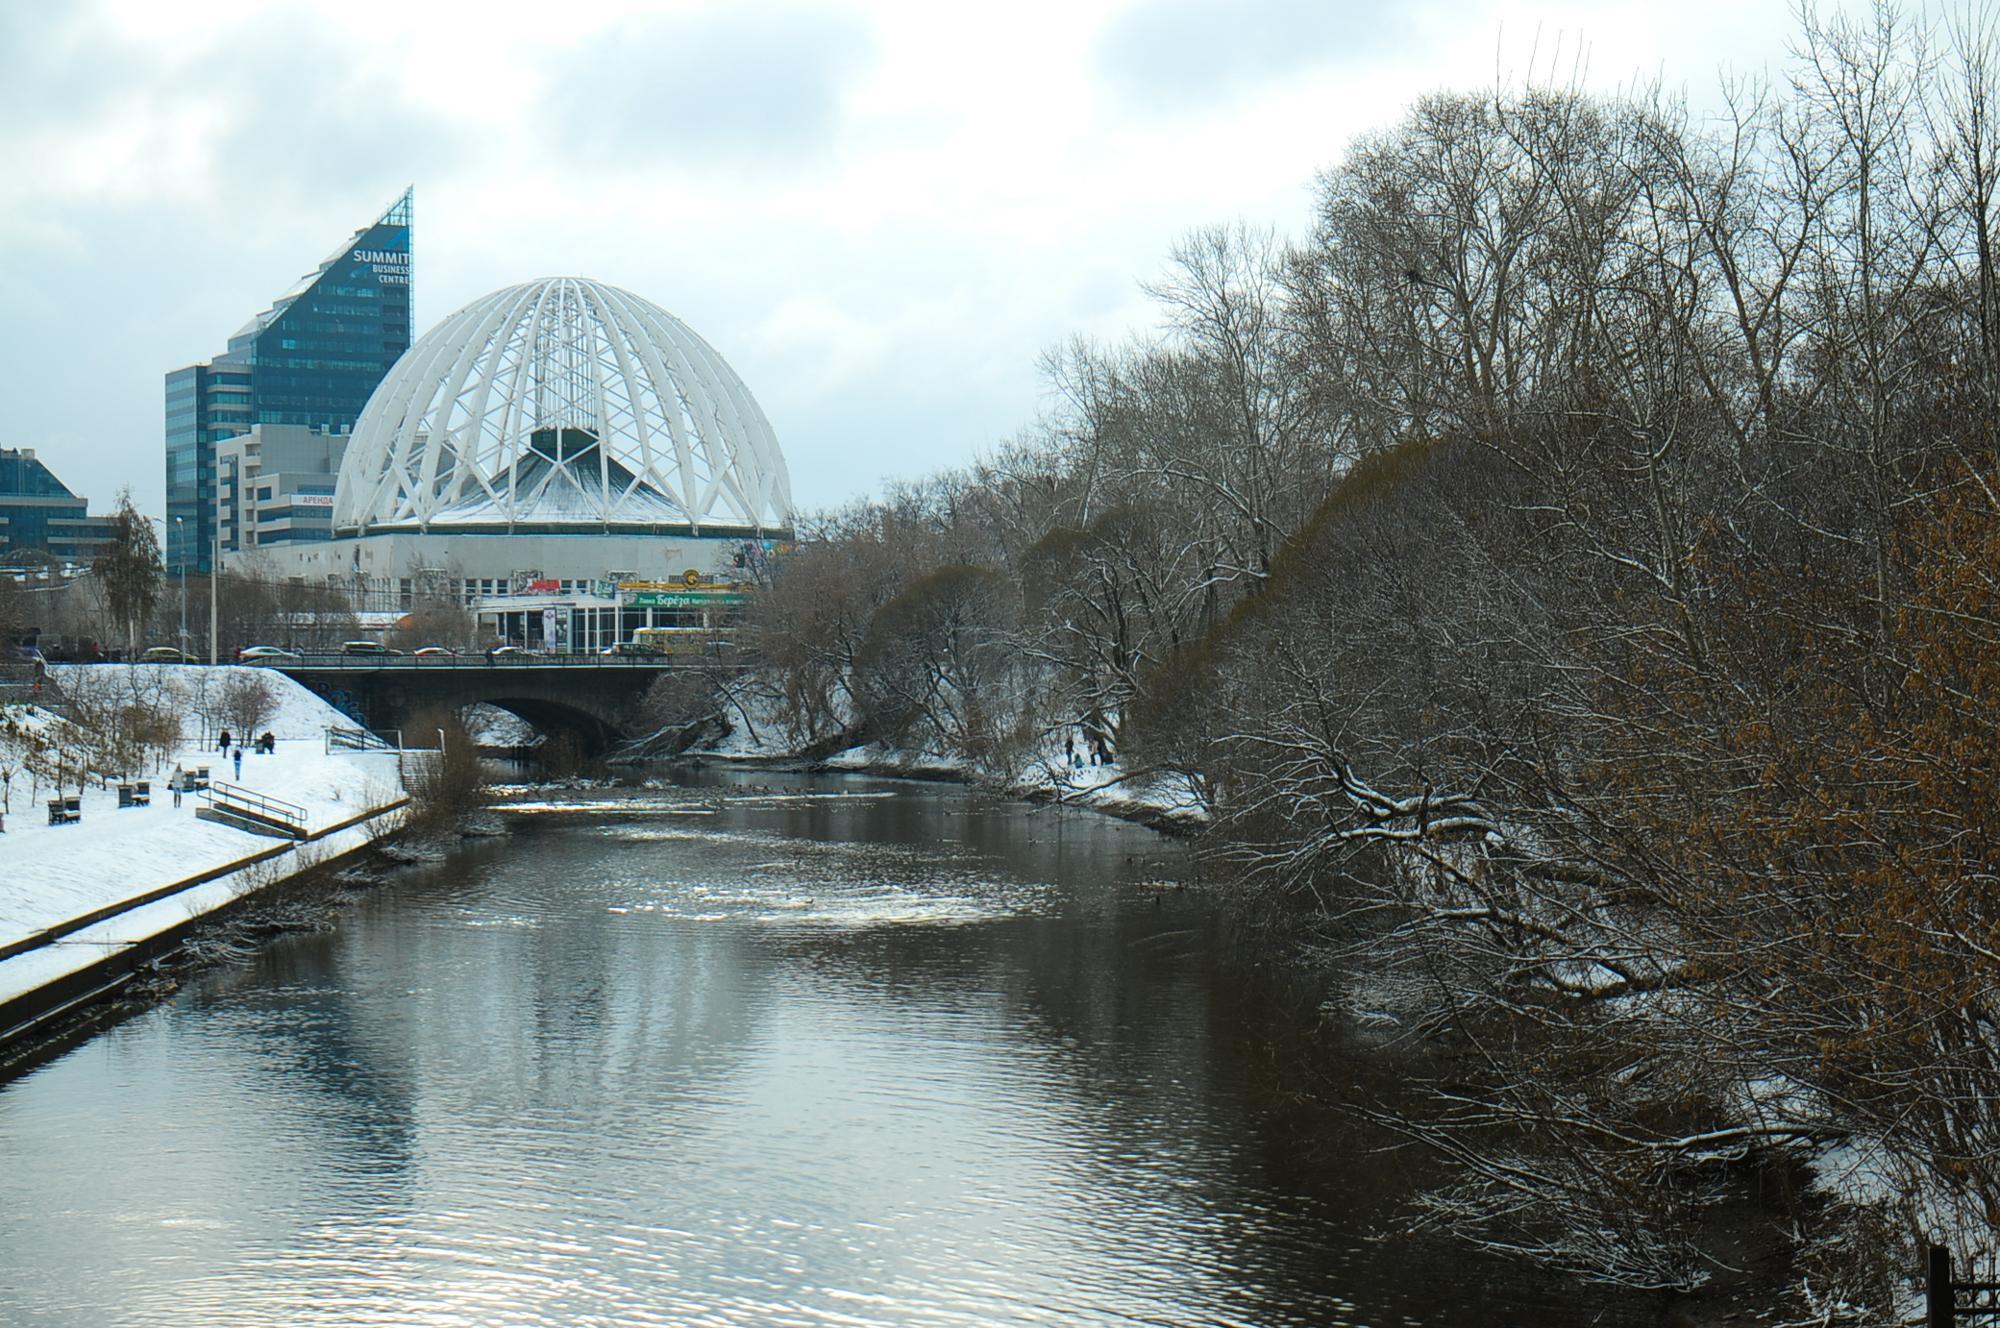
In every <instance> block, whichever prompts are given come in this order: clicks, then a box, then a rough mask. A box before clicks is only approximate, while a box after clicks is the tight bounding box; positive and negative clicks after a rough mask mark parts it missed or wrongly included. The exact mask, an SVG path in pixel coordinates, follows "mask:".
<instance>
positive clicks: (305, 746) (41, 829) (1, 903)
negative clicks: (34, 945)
mask: <svg viewBox="0 0 2000 1328" xmlns="http://www.w3.org/2000/svg"><path fill="white" fill-rule="evenodd" d="M97 667H99V668H102V667H106V666H97ZM63 672H66V671H59V676H60V674H61V673H63ZM197 672H198V671H197V670H195V669H178V668H172V667H162V668H159V669H157V670H156V671H155V675H154V676H155V677H156V678H157V679H158V680H159V681H160V682H161V684H162V685H163V686H165V687H167V688H169V689H176V688H184V687H187V686H189V685H190V681H189V679H190V675H194V674H195V673H197ZM199 672H206V673H207V674H208V675H209V678H210V682H211V684H212V683H213V682H214V681H215V680H216V679H217V678H218V677H219V676H222V675H226V674H229V673H235V672H247V670H234V669H214V670H200V671H199ZM262 676H265V677H268V678H270V679H271V680H272V682H273V683H274V684H276V685H277V686H278V688H279V692H280V695H279V700H278V704H277V705H276V707H275V708H274V710H273V713H272V716H271V718H270V719H269V720H268V721H267V722H266V723H265V724H264V725H263V728H264V729H268V730H269V731H271V732H272V733H274V734H275V735H276V736H277V743H276V748H277V750H276V751H275V753H274V754H272V755H269V756H261V755H253V754H252V753H251V752H250V751H249V750H248V749H246V750H245V751H244V755H243V773H242V776H241V778H240V779H239V778H237V777H236V775H235V772H234V768H233V766H232V763H231V762H230V760H229V758H228V757H227V756H225V755H223V754H221V753H218V752H216V751H214V750H212V749H211V750H208V751H205V752H204V751H202V750H200V747H199V746H198V745H196V744H190V745H188V746H186V747H184V748H183V749H182V750H181V751H179V752H177V753H175V754H174V755H172V756H170V757H169V758H168V759H167V760H166V761H165V762H164V763H163V765H162V767H161V771H160V772H157V773H154V774H152V776H151V778H152V784H153V791H152V798H153V801H152V805H151V806H150V807H130V808H123V809H121V808H120V807H119V806H118V790H117V788H116V786H115V785H114V786H113V787H112V788H109V789H104V788H96V787H93V788H90V789H88V790H86V791H85V792H84V794H83V804H82V810H83V819H82V820H81V821H79V822H77V823H76V824H73V825H50V824H48V817H47V811H46V807H45V798H46V790H44V791H43V794H44V797H43V799H33V800H31V799H30V797H29V796H28V792H27V789H26V787H25V781H24V780H23V779H22V778H21V777H20V776H18V775H17V776H16V777H15V780H14V784H13V791H12V795H11V798H10V801H11V803H12V808H13V810H12V812H11V814H8V815H7V816H6V830H5V833H4V834H0V948H4V947H5V946H7V945H9V944H11V943H13V942H15V941H18V940H21V939H22V938H24V937H27V936H30V935H33V934H34V933H37V932H41V931H44V930H46V929H48V928H51V927H57V926H60V925H61V924H63V923H65V922H67V921H69V920H70V919H73V918H78V917H82V916H84V915H87V914H90V913H92V912H93V911H95V910H98V909H102V908H105V907H107V906H110V905H115V904H118V903H120V902H123V901H126V900H130V899H133V898H136V897H139V896H143V895H145V894H147V893H149V892H151V891H154V890H157V889H159V888H161V887H162V886H166V885H170V884H172V883H174V882H177V881H184V880H187V879H188V878H190V877H194V876H198V875H200V874H202V873H204V872H210V871H216V870H219V869H223V868H227V867H229V866H231V865H232V864H237V863H241V862H243V861H244V860H245V859H248V858H253V857H256V856H258V855H260V854H264V853H267V852H268V851H269V850H270V849H272V848H274V847H277V846H278V845H280V844H281V843H283V842H284V841H280V840H274V839H267V838H263V837H261V836H258V835H252V834H248V833H245V832H244V831H241V830H236V829H232V828H230V827H227V826H222V825H216V824H213V823H211V822H207V821H200V820H197V819H196V818H195V809H196V808H197V807H198V806H200V805H201V802H200V799H199V798H198V797H197V796H196V795H193V794H189V795H186V796H184V797H183V799H182V805H181V806H179V807H175V806H174V805H173V795H172V794H171V793H169V792H168V791H167V773H166V772H171V771H172V769H173V768H174V766H175V764H176V763H179V764H180V765H182V766H185V767H188V768H190V769H192V768H193V767H195V766H197V765H206V766H208V767H209V776H210V778H211V779H214V780H222V781H226V782H229V783H239V784H241V785H243V786H244V787H246V788H249V789H252V790H254V791H256V792H258V793H263V794H267V795H269V796H272V797H276V798H282V799H284V800H285V801H287V802H291V803H296V804H298V805H299V806H301V807H303V808H304V809H305V815H306V827H307V831H308V833H309V834H311V833H317V832H322V831H325V830H327V829H328V828H329V827H332V826H335V825H339V824H340V823H342V822H344V821H348V820H351V819H353V818H354V817H356V816H359V815H362V814H364V813H366V812H369V811H373V810H376V809H379V808H382V807H386V806H388V805H390V804H392V803H394V802H396V801H397V800H398V799H400V798H401V797H402V784H401V781H400V779H399V778H398V775H397V768H396V757H395V754H394V753H359V752H338V753H332V754H329V753H327V752H326V750H325V746H324V733H325V729H326V726H327V725H329V724H346V723H348V722H349V721H347V720H346V719H345V718H344V717H343V716H341V715H340V713H339V712H338V711H336V710H334V709H333V708H332V707H330V706H328V705H327V704H326V703H325V702H323V701H321V700H320V699H319V698H318V697H316V696H314V695H313V694H312V693H311V692H309V691H307V690H306V689H305V688H303V687H300V686H299V685H298V684H296V683H293V682H292V681H291V680H290V679H287V678H284V677H282V676H280V675H275V674H264V675H262ZM190 727H192V725H190ZM260 731H261V730H260ZM373 833H374V832H373V831H372V830H371V829H368V828H366V827H363V828H359V829H356V830H348V831H342V832H340V833H339V834H336V835H332V836H327V837H325V838H323V839H321V840H319V841H318V842H316V843H312V844H307V845H301V846H300V847H299V848H298V849H297V850H296V851H295V852H292V853H288V854H285V855H284V856H282V857H281V858H279V859H277V860H276V861H274V862H272V863H269V864H265V865H263V866H261V867H252V868H249V869H248V870H246V871H238V872H235V873H232V874H230V875H225V876H222V877H219V878H218V879H217V880H215V881H213V882H210V883H207V884H205V885H202V886H199V887H197V888H195V889H193V890H190V891H187V892H185V893H184V894H178V895H175V896H174V897H172V898H169V899H165V900H161V901H160V902H158V903H155V904H151V905H148V906H146V907H145V908H142V909H139V910H134V911H132V912H128V913H123V914H120V915H119V916H117V917H115V918H111V919H107V920H106V921H105V922H103V923H100V924H98V925H97V926H95V927H91V928H88V929H85V930H83V931H79V932H77V933H75V934H74V935H72V936H66V937H64V938H63V939H62V940H60V941H58V942H56V943H55V944H52V945H49V946H46V947H43V948H41V949H37V950H32V951H29V952H27V953H24V954H20V955H16V956H14V957H12V958H10V959H5V960H0V1003H4V1002H6V1001H8V1000H11V999H13V998H14V997H16V996H19V995H22V994H24V993H26V992H28V991H32V990H34V989H35V988H36V987H38V986H41V985H43V984H44V983H47V982H49V981H52V980H54V979H55V978H57V977H61V976H63V975H65V974H67V973H70V972H74V971H75V970H77V969H79V968H82V967H85V966H87V965H88V964H90V963H92V962H95V961H96V960H97V959H98V958H100V957H102V956H103V955H104V954H105V953H108V952H109V950H112V949H116V948H117V947H118V946H120V945H125V944H131V943H134V942H136V941H139V940H143V939H145V937H147V936H149V935H152V934H154V933H156V932H159V931H162V930H165V929H167V928H169V927H172V926H175V925H178V924H179V923H182V922H185V921H187V919H188V918H190V917H192V916H196V915H198V914H200V913H202V912H205V911H207V910H208V909H211V908H215V907H218V906H219V905H221V904H224V903H227V902H229V901H230V900H231V899H233V898H235V897H237V896H238V895H240V894H242V893H244V892H246V891H247V890H248V889H250V888H254V887H256V886H260V885H263V884H267V883H269V881H270V880H272V879H276V878H278V877H282V876H286V875H290V874H292V873H294V872H296V871H298V870H300V869H301V868H303V867H305V866H307V865H310V864H311V863H312V862H315V861H322V860H324V859H326V858H327V857H329V856H332V855H333V854H335V853H337V852H345V851H346V850H347V849H348V848H353V847H359V846H360V845H361V844H363V843H366V842H367V840H368V839H369V838H370V837H372V835H373ZM349 840H352V841H353V842H352V843H349V842H348V841H349Z"/></svg>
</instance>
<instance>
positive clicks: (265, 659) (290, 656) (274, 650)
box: [236, 646, 300, 664]
mask: <svg viewBox="0 0 2000 1328" xmlns="http://www.w3.org/2000/svg"><path fill="white" fill-rule="evenodd" d="M236 658H237V659H238V660H240V661H241V662H242V663H245V664H256V663H259V662H262V663H288V662H291V661H295V660H297V659H298V658H300V656H299V653H298V652H297V651H296V650H286V649H285V648H284V647H283V646H245V647H243V648H242V649H241V650H239V651H237V652H236Z"/></svg>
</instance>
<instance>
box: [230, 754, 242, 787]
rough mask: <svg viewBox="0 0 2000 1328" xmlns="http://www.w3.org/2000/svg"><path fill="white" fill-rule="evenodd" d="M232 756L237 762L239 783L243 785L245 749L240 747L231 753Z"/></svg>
mask: <svg viewBox="0 0 2000 1328" xmlns="http://www.w3.org/2000/svg"><path fill="white" fill-rule="evenodd" d="M231 756H232V757H233V758H234V759H235V761H236V779H237V782H238V783H241V782H242V780H243V749H242V748H241V747H238V748H237V749H236V750H235V751H234V752H232V753H231Z"/></svg>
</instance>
